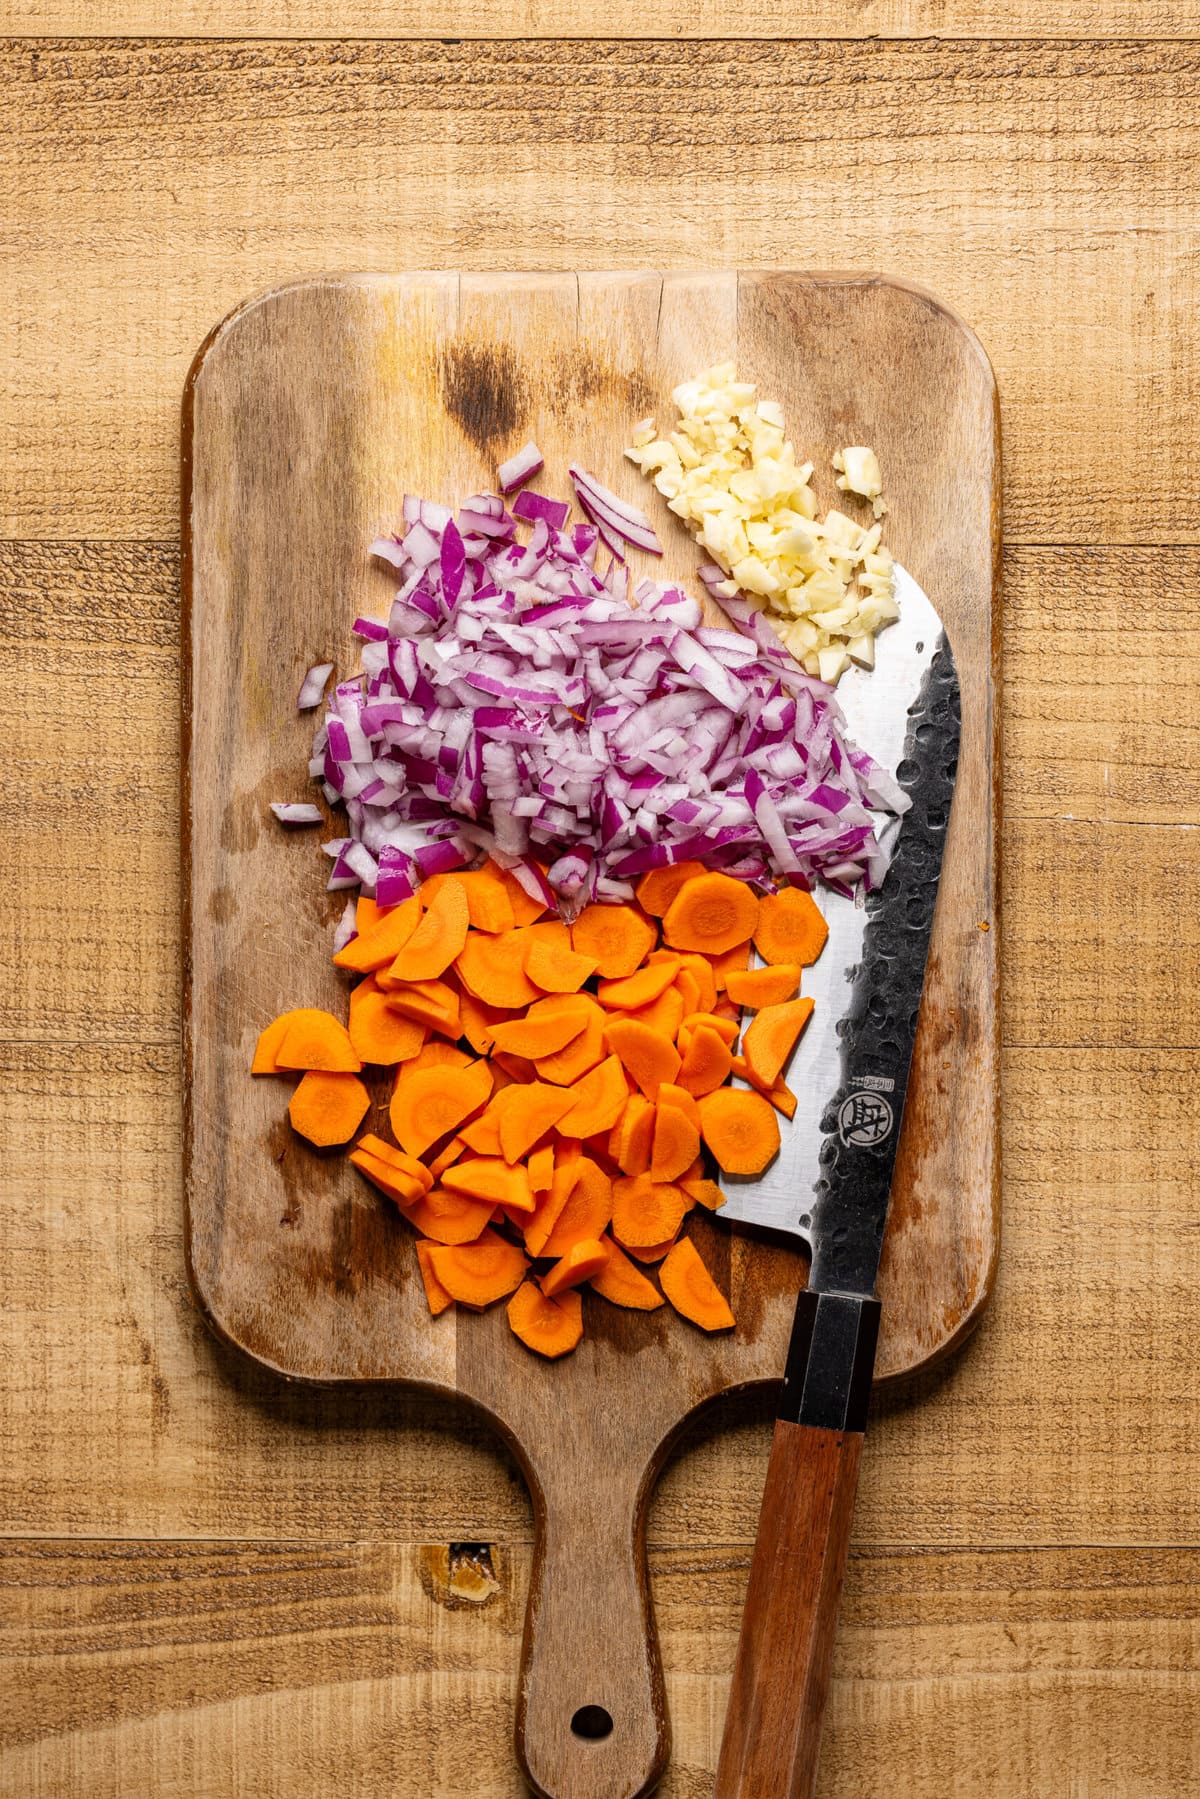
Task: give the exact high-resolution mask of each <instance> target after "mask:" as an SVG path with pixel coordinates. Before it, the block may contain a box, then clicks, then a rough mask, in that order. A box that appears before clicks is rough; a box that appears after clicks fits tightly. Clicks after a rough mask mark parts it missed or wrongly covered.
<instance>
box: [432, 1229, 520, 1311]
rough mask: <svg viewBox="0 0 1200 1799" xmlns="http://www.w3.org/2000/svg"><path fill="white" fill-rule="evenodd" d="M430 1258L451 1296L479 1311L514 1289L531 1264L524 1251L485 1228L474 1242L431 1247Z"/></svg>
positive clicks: (434, 1270) (434, 1269) (435, 1271)
mask: <svg viewBox="0 0 1200 1799" xmlns="http://www.w3.org/2000/svg"><path fill="white" fill-rule="evenodd" d="M429 1259H430V1261H431V1262H432V1263H433V1272H434V1273H435V1274H436V1275H437V1277H438V1279H439V1281H441V1283H442V1286H443V1287H444V1288H445V1289H446V1291H447V1293H448V1294H449V1295H450V1297H451V1299H456V1300H457V1301H458V1303H459V1305H463V1306H474V1307H476V1308H478V1309H480V1310H482V1308H483V1307H484V1306H490V1305H494V1304H495V1302H496V1301H497V1300H498V1299H503V1298H504V1296H505V1294H506V1293H512V1292H514V1291H515V1290H516V1288H518V1287H519V1286H520V1285H521V1282H522V1281H523V1280H524V1279H525V1270H526V1269H527V1268H528V1266H529V1264H528V1262H527V1261H526V1260H525V1254H524V1251H523V1250H521V1249H518V1247H517V1245H516V1244H515V1243H510V1242H509V1241H508V1238H507V1237H500V1236H497V1234H496V1232H495V1231H491V1230H485V1231H484V1232H483V1233H482V1234H481V1235H480V1237H479V1238H478V1239H477V1240H476V1241H475V1242H474V1243H464V1244H461V1245H454V1246H453V1247H443V1246H442V1245H440V1244H439V1245H437V1246H436V1247H435V1248H433V1249H431V1250H430V1252H429Z"/></svg>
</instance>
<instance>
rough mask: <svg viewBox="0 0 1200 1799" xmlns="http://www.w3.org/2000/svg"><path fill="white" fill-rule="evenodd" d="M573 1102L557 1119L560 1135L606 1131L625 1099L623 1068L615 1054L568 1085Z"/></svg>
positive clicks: (625, 1086)
mask: <svg viewBox="0 0 1200 1799" xmlns="http://www.w3.org/2000/svg"><path fill="white" fill-rule="evenodd" d="M571 1093H572V1095H573V1096H574V1104H573V1105H572V1107H571V1109H570V1111H569V1112H564V1113H563V1115H562V1117H561V1118H560V1119H559V1120H558V1123H557V1126H556V1128H557V1130H558V1134H559V1136H560V1137H594V1136H595V1135H596V1134H597V1132H599V1131H610V1130H611V1129H612V1127H613V1125H614V1124H615V1123H616V1122H617V1119H618V1118H619V1117H620V1116H621V1113H622V1112H623V1111H624V1110H625V1101H626V1100H627V1099H628V1098H629V1086H628V1083H627V1082H626V1079H625V1070H624V1069H623V1068H622V1066H621V1063H620V1061H619V1059H618V1058H617V1057H616V1056H608V1057H606V1058H605V1060H604V1061H603V1062H601V1063H600V1065H599V1067H598V1068H593V1069H591V1070H590V1071H589V1072H588V1073H587V1074H585V1075H583V1076H582V1077H581V1078H580V1079H579V1080H578V1081H576V1082H575V1083H574V1085H573V1086H572V1088H571Z"/></svg>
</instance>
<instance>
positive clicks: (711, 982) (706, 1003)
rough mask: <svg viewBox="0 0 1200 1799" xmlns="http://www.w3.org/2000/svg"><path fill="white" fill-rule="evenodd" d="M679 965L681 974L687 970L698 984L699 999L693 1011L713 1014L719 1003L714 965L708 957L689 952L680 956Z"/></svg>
mask: <svg viewBox="0 0 1200 1799" xmlns="http://www.w3.org/2000/svg"><path fill="white" fill-rule="evenodd" d="M679 965H680V973H682V972H683V970H684V969H686V970H687V972H688V973H689V974H690V975H691V977H692V979H693V980H694V981H695V983H696V992H697V994H698V995H699V998H698V1001H697V1004H696V1006H695V1007H694V1008H693V1009H694V1010H695V1011H697V1012H711V1011H712V1008H713V1007H714V1006H715V1005H716V1003H717V983H716V980H715V979H714V977H713V971H712V963H711V962H710V961H709V959H708V957H707V956H698V955H696V954H695V953H694V952H693V951H688V952H687V953H686V954H684V955H682V956H680V958H679Z"/></svg>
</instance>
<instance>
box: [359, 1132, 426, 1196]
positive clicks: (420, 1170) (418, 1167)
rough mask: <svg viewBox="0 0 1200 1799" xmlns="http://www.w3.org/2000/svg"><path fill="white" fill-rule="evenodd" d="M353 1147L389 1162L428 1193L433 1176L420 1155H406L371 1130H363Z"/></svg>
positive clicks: (379, 1159) (381, 1160)
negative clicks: (417, 1182) (418, 1183)
mask: <svg viewBox="0 0 1200 1799" xmlns="http://www.w3.org/2000/svg"><path fill="white" fill-rule="evenodd" d="M354 1147H355V1149H363V1150H366V1152H367V1154H368V1155H370V1156H374V1157H375V1158H376V1159H377V1160H378V1161H380V1162H390V1163H391V1165H392V1167H393V1168H398V1169H399V1170H400V1172H401V1174H406V1175H408V1176H409V1178H410V1179H412V1180H415V1181H419V1182H420V1183H421V1191H422V1192H423V1193H428V1191H429V1189H430V1188H431V1187H432V1185H433V1176H432V1175H431V1174H430V1172H429V1170H428V1169H427V1168H426V1166H425V1164H424V1162H422V1161H421V1159H420V1157H418V1156H406V1155H405V1153H404V1151H403V1150H402V1149H397V1148H396V1146H395V1144H394V1143H386V1142H385V1141H384V1139H383V1138H382V1137H376V1136H375V1135H374V1133H373V1132H372V1131H364V1132H363V1134H362V1136H361V1137H360V1138H359V1140H358V1142H357V1143H356V1144H355V1145H354Z"/></svg>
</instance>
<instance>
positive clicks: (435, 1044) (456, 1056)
mask: <svg viewBox="0 0 1200 1799" xmlns="http://www.w3.org/2000/svg"><path fill="white" fill-rule="evenodd" d="M471 1062H472V1057H471V1056H469V1055H468V1054H467V1052H466V1050H465V1049H460V1048H459V1046H458V1044H457V1043H447V1042H446V1041H445V1040H444V1039H443V1038H441V1037H431V1038H430V1039H429V1042H428V1043H427V1044H426V1045H425V1047H424V1048H423V1049H420V1050H418V1051H417V1053H416V1055H415V1056H414V1057H413V1058H412V1060H411V1061H410V1062H404V1063H402V1064H401V1066H400V1067H399V1068H398V1069H397V1070H396V1086H397V1087H399V1086H401V1085H402V1084H403V1083H404V1082H405V1081H407V1080H409V1079H410V1078H411V1076H412V1075H414V1074H420V1072H421V1070H422V1069H423V1068H469V1067H470V1066H471Z"/></svg>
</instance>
